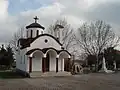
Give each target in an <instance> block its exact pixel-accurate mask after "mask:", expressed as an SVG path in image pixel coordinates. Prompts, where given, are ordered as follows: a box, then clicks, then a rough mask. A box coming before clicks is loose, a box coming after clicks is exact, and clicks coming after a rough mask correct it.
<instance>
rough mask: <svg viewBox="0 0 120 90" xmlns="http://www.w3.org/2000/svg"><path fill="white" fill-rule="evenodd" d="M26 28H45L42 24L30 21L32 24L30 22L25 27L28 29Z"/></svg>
mask: <svg viewBox="0 0 120 90" xmlns="http://www.w3.org/2000/svg"><path fill="white" fill-rule="evenodd" d="M28 28H41V29H43V30H44V29H45V28H44V27H43V26H41V25H40V24H39V23H32V24H30V25H28V26H26V29H28Z"/></svg>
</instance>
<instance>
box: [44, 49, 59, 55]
mask: <svg viewBox="0 0 120 90" xmlns="http://www.w3.org/2000/svg"><path fill="white" fill-rule="evenodd" d="M50 51H53V52H54V53H55V55H56V56H57V52H56V51H55V50H54V49H49V50H47V51H46V53H45V54H46V55H47V53H49V52H50Z"/></svg>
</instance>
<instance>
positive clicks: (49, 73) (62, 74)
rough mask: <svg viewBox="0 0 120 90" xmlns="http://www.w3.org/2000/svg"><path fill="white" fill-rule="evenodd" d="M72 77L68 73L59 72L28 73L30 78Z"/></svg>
mask: <svg viewBox="0 0 120 90" xmlns="http://www.w3.org/2000/svg"><path fill="white" fill-rule="evenodd" d="M70 75H72V74H71V73H70V72H65V71H62V72H61V71H60V72H57V73H56V72H52V71H51V72H45V73H43V72H32V73H30V77H48V76H70Z"/></svg>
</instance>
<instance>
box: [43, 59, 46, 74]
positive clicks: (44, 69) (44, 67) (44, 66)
mask: <svg viewBox="0 0 120 90" xmlns="http://www.w3.org/2000/svg"><path fill="white" fill-rule="evenodd" d="M45 61H46V58H45V57H43V58H42V71H43V73H44V72H45V71H46V65H45Z"/></svg>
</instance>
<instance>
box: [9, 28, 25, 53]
mask: <svg viewBox="0 0 120 90" xmlns="http://www.w3.org/2000/svg"><path fill="white" fill-rule="evenodd" d="M23 37H24V29H23V28H21V29H20V30H18V31H17V32H15V33H14V35H13V38H12V40H11V41H10V42H9V44H10V46H11V47H12V48H13V50H14V51H16V50H17V44H18V40H19V39H20V38H23Z"/></svg>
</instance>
